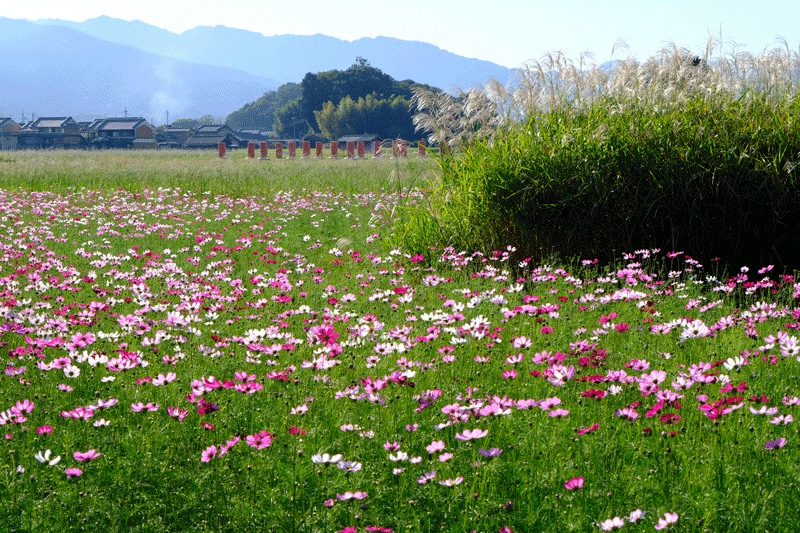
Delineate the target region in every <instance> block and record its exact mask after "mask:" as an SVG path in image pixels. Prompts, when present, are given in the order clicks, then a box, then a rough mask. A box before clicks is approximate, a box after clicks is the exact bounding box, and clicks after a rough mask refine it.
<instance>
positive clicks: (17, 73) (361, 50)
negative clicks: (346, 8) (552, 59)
mask: <svg viewBox="0 0 800 533" xmlns="http://www.w3.org/2000/svg"><path fill="white" fill-rule="evenodd" d="M356 57H362V58H365V59H367V60H368V61H369V62H370V64H371V65H372V66H373V67H377V68H379V69H381V70H382V71H383V72H385V73H387V74H389V75H390V76H392V77H394V78H395V79H397V80H405V79H410V80H414V81H416V82H419V83H425V84H429V85H433V86H435V87H440V88H443V89H446V90H447V89H450V90H452V89H454V88H465V89H466V88H468V87H472V86H474V85H477V84H482V83H484V82H485V81H486V80H487V79H489V78H492V79H497V80H499V81H503V82H505V81H507V80H508V79H510V78H511V75H512V73H513V71H512V70H511V69H508V68H506V67H503V66H500V65H497V64H494V63H491V62H489V61H482V60H478V59H469V58H465V57H462V56H458V55H456V54H453V53H451V52H447V51H445V50H441V49H440V48H437V47H436V46H434V45H432V44H428V43H423V42H419V41H405V40H401V39H394V38H389V37H376V38H363V39H358V40H355V41H352V42H350V41H344V40H341V39H336V38H334V37H329V36H326V35H321V34H317V35H310V36H300V35H275V36H269V37H266V36H264V35H262V34H260V33H255V32H250V31H246V30H240V29H235V28H228V27H225V26H214V27H211V26H199V27H197V28H193V29H191V30H187V31H185V32H183V33H180V34H177V33H173V32H170V31H167V30H164V29H161V28H158V27H156V26H152V25H150V24H146V23H144V22H141V21H125V20H120V19H114V18H111V17H106V16H102V17H97V18H93V19H89V20H86V21H84V22H72V21H66V20H57V19H40V20H38V21H28V20H20V19H8V18H3V17H0V116H11V117H12V118H15V120H16V118H17V117H20V116H21V113H25V114H27V115H29V114H30V113H36V115H37V116H64V115H70V116H74V117H76V118H78V117H89V116H92V117H94V116H109V115H114V116H116V115H121V114H123V112H127V113H128V114H132V115H135V116H143V117H145V118H149V119H151V120H154V121H155V122H156V123H161V122H163V120H164V116H165V113H166V112H167V111H168V112H169V113H170V117H173V118H180V117H198V116H200V115H204V114H211V115H215V116H226V115H227V114H229V113H231V112H232V111H234V110H236V109H239V108H240V107H242V106H243V105H245V104H246V103H248V102H252V101H254V100H256V99H257V98H259V97H260V96H261V95H262V94H263V93H264V92H266V91H269V90H274V89H277V87H278V86H280V85H282V84H283V83H286V82H296V83H299V82H300V81H301V80H302V78H303V77H304V76H305V74H306V73H308V72H323V71H327V70H332V69H339V70H344V69H347V68H348V67H349V66H351V65H352V64H353V63H354V62H355V59H356Z"/></svg>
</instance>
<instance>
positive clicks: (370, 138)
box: [336, 133, 383, 152]
mask: <svg viewBox="0 0 800 533" xmlns="http://www.w3.org/2000/svg"><path fill="white" fill-rule="evenodd" d="M381 140H383V139H381V138H380V136H379V135H375V134H369V133H365V134H364V135H346V136H344V137H341V138H339V140H338V141H336V142H338V143H339V149H340V150H346V149H347V143H348V142H352V143H353V144H354V145H358V143H359V142H363V143H364V148H366V150H367V151H368V152H371V151H372V147H373V145H374V143H375V141H381Z"/></svg>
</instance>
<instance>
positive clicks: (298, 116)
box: [227, 57, 439, 139]
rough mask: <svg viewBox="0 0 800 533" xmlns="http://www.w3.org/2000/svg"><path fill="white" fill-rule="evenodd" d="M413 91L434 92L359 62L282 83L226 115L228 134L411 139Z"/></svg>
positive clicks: (362, 60)
mask: <svg viewBox="0 0 800 533" xmlns="http://www.w3.org/2000/svg"><path fill="white" fill-rule="evenodd" d="M416 87H424V88H427V89H430V90H433V91H437V92H438V91H439V89H437V88H435V87H431V86H429V85H425V84H420V83H416V82H415V81H413V80H403V81H398V80H395V79H394V78H393V77H391V76H390V75H388V74H385V73H383V72H382V71H381V70H380V69H377V68H375V67H372V66H370V64H369V62H368V61H367V60H365V59H363V58H360V57H359V58H356V63H355V64H354V65H353V66H351V67H350V68H348V69H347V70H344V71H341V70H329V71H327V72H318V73H316V74H312V73H310V72H309V73H308V74H306V75H305V77H304V78H303V80H302V82H301V83H299V84H298V83H286V84H284V85H281V86H280V87H279V88H278V89H277V90H276V91H269V92H266V93H264V95H263V96H262V97H261V98H259V99H258V100H256V101H255V102H251V103H249V104H246V105H245V106H243V107H242V108H241V109H239V110H237V111H234V112H233V113H231V114H230V115H228V118H227V122H228V124H229V125H230V126H231V127H232V128H234V129H246V128H258V129H262V130H272V131H274V132H275V134H276V135H277V136H285V135H291V136H294V137H299V136H302V135H303V134H306V133H308V132H310V131H312V130H313V131H314V132H318V133H321V134H322V135H324V136H326V137H328V138H329V139H337V138H339V137H341V136H343V135H357V134H363V133H374V134H377V135H379V136H381V137H383V138H398V137H399V138H405V139H411V138H413V137H414V136H415V132H414V126H413V124H412V122H411V117H412V111H411V109H410V103H411V97H412V94H413V91H414V89H415V88H416Z"/></svg>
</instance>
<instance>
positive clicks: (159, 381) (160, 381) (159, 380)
mask: <svg viewBox="0 0 800 533" xmlns="http://www.w3.org/2000/svg"><path fill="white" fill-rule="evenodd" d="M177 377H178V376H177V375H176V374H175V372H167V375H166V376H165V375H164V374H159V375H158V376H157V377H155V378H153V381H152V383H153V385H155V386H156V387H158V386H161V385H164V384H165V383H170V382H172V381H175V378H177Z"/></svg>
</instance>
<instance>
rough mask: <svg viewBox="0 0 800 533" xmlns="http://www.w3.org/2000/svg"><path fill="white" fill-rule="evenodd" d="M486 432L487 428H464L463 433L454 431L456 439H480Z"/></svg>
mask: <svg viewBox="0 0 800 533" xmlns="http://www.w3.org/2000/svg"><path fill="white" fill-rule="evenodd" d="M488 434H489V430H488V429H483V430H481V429H465V430H464V432H463V433H456V440H472V439H482V438H483V437H485V436H486V435H488Z"/></svg>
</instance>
